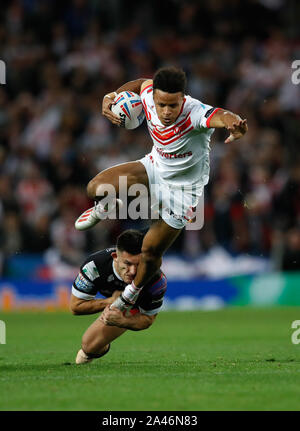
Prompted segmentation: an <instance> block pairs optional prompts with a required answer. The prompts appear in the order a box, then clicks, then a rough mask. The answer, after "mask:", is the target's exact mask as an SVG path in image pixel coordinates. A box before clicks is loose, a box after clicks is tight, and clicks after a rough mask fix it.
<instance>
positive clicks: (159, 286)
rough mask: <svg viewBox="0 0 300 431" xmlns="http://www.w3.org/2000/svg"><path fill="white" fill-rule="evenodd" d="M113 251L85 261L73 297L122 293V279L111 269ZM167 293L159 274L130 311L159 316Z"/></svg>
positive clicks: (165, 281)
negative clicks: (116, 291)
mask: <svg viewBox="0 0 300 431" xmlns="http://www.w3.org/2000/svg"><path fill="white" fill-rule="evenodd" d="M115 251H116V249H115V248H107V249H105V250H101V251H98V252H96V253H93V254H92V255H90V256H89V257H88V258H87V259H86V261H85V262H84V263H83V265H82V266H81V267H80V271H79V274H78V275H77V277H76V279H75V280H74V283H73V286H72V294H73V295H74V296H76V297H77V298H81V299H85V300H91V299H95V296H96V295H97V293H100V294H101V295H103V296H104V297H106V298H109V297H110V296H112V294H113V292H114V291H115V290H122V291H123V290H124V289H125V287H126V286H127V283H125V282H124V281H123V280H122V279H121V277H120V276H119V274H118V273H117V272H116V270H115V268H114V263H113V258H112V256H111V253H112V252H115ZM166 289H167V279H166V276H165V275H164V274H163V272H162V271H159V272H157V274H156V275H155V276H154V277H153V278H152V279H151V280H150V281H149V282H148V283H147V284H146V285H145V286H144V287H143V289H142V291H141V293H140V295H139V297H138V300H137V302H136V303H135V305H134V307H133V309H137V310H139V311H140V312H141V313H143V314H147V315H153V314H156V313H158V312H159V311H160V310H161V307H162V304H163V297H164V295H165V292H166Z"/></svg>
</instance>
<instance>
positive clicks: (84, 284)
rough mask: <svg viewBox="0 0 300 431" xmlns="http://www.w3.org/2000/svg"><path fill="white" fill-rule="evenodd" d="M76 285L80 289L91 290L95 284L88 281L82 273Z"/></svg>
mask: <svg viewBox="0 0 300 431" xmlns="http://www.w3.org/2000/svg"><path fill="white" fill-rule="evenodd" d="M74 284H75V286H76V287H77V288H78V289H83V290H90V289H91V288H92V287H93V286H94V284H93V283H92V282H91V281H89V280H87V279H86V278H85V277H84V275H82V274H81V272H80V273H79V274H78V275H77V277H76V280H75V282H74Z"/></svg>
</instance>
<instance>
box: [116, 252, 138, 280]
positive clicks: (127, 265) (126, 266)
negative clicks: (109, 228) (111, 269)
mask: <svg viewBox="0 0 300 431" xmlns="http://www.w3.org/2000/svg"><path fill="white" fill-rule="evenodd" d="M140 258H141V255H140V254H136V255H133V254H130V253H127V252H126V251H119V250H117V256H116V257H115V258H114V261H115V268H116V270H117V272H118V274H119V276H120V277H121V278H122V279H123V281H125V283H128V284H130V283H131V282H132V281H133V280H134V278H135V276H136V273H137V268H138V264H139V262H140Z"/></svg>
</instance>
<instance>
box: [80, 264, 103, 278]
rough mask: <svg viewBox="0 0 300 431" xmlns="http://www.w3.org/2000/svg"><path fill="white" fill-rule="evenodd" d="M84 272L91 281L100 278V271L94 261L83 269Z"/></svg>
mask: <svg viewBox="0 0 300 431" xmlns="http://www.w3.org/2000/svg"><path fill="white" fill-rule="evenodd" d="M82 272H83V273H84V274H85V275H86V276H87V278H88V279H89V280H91V281H94V280H95V278H98V277H100V275H99V272H98V269H97V267H96V265H95V262H94V261H93V260H92V261H91V262H88V263H86V264H85V265H84V267H83V268H82Z"/></svg>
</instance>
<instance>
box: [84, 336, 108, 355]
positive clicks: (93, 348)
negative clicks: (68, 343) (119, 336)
mask: <svg viewBox="0 0 300 431" xmlns="http://www.w3.org/2000/svg"><path fill="white" fill-rule="evenodd" d="M81 347H82V350H83V351H84V353H86V354H87V355H88V354H96V355H101V354H102V353H104V352H105V351H106V350H107V348H108V344H105V345H103V346H101V345H100V346H99V343H95V342H93V341H89V340H84V338H83V339H82V343H81Z"/></svg>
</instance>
